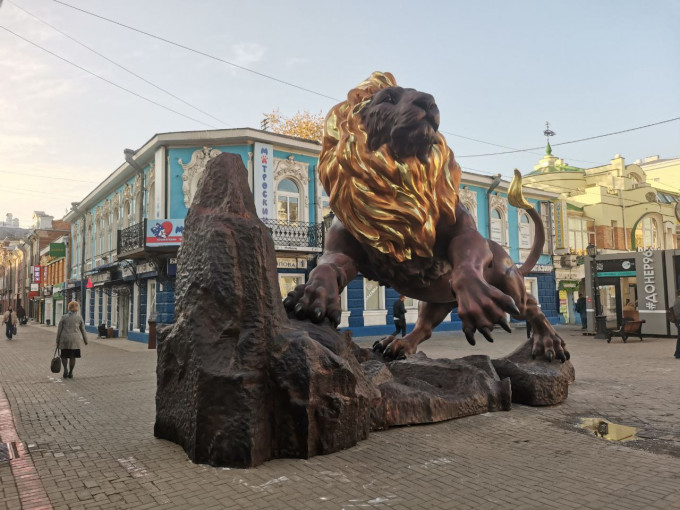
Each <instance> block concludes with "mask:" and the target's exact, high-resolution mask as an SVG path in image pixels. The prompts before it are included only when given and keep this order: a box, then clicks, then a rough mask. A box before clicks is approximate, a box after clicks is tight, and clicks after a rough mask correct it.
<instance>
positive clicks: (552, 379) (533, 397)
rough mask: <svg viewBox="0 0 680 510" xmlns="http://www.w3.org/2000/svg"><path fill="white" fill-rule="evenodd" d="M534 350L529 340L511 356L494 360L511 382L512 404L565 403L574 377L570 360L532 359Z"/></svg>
mask: <svg viewBox="0 0 680 510" xmlns="http://www.w3.org/2000/svg"><path fill="white" fill-rule="evenodd" d="M531 349H532V344H531V341H527V342H526V343H524V344H523V345H521V346H520V347H518V348H517V349H516V350H515V351H514V352H513V353H511V354H509V355H508V356H505V357H503V358H500V359H495V360H493V361H492V363H493V366H494V368H495V369H496V372H497V373H498V375H499V376H500V377H507V378H509V379H510V380H511V381H512V401H513V402H515V403H517V404H526V405H531V406H550V405H554V404H560V403H562V402H564V401H565V400H566V399H567V395H568V393H569V385H570V384H571V383H572V382H574V378H575V371H574V366H573V365H572V364H571V361H566V362H564V363H560V362H559V361H553V362H552V363H548V362H547V361H545V360H543V359H536V360H532V359H531Z"/></svg>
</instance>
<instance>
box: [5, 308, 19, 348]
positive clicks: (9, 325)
mask: <svg viewBox="0 0 680 510" xmlns="http://www.w3.org/2000/svg"><path fill="white" fill-rule="evenodd" d="M2 323H3V324H4V325H5V336H7V340H11V339H12V336H13V335H16V334H17V313H16V312H15V311H14V310H13V309H12V307H11V306H10V307H9V308H8V309H7V311H6V312H5V313H3V314H2Z"/></svg>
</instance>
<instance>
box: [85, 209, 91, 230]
mask: <svg viewBox="0 0 680 510" xmlns="http://www.w3.org/2000/svg"><path fill="white" fill-rule="evenodd" d="M85 230H92V213H91V212H89V213H87V215H86V216H85Z"/></svg>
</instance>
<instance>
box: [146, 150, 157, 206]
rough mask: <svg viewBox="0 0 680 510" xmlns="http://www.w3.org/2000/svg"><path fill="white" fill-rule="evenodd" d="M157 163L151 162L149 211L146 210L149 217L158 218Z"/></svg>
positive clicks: (148, 185) (148, 177)
mask: <svg viewBox="0 0 680 510" xmlns="http://www.w3.org/2000/svg"><path fill="white" fill-rule="evenodd" d="M155 166H156V165H155V164H154V163H151V168H149V174H148V176H147V179H148V184H147V187H148V188H149V198H148V200H147V201H148V203H149V207H148V211H146V217H147V218H154V219H155V218H156V172H155Z"/></svg>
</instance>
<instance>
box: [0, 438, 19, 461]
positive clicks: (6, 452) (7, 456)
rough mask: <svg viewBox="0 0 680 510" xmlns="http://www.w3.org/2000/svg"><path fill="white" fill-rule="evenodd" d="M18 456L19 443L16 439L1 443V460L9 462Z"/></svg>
mask: <svg viewBox="0 0 680 510" xmlns="http://www.w3.org/2000/svg"><path fill="white" fill-rule="evenodd" d="M18 457H19V450H18V449H17V444H16V443H15V442H14V441H12V442H11V443H0V462H8V461H10V460H12V459H16V458H18Z"/></svg>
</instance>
